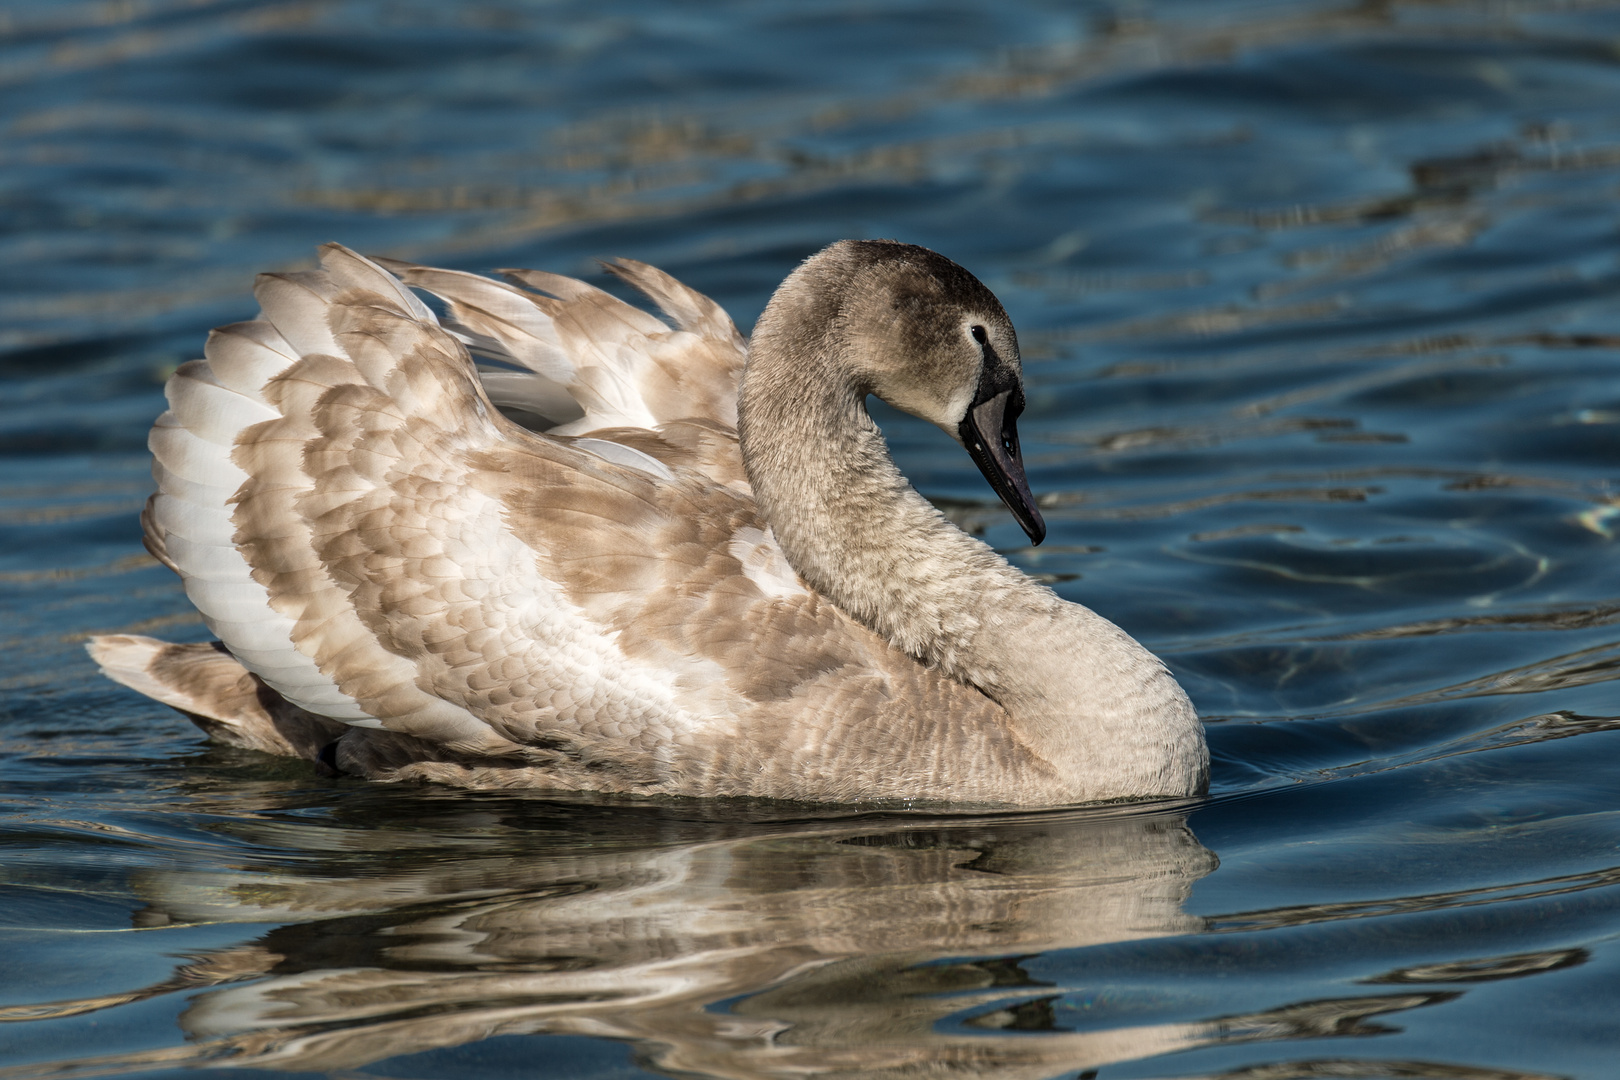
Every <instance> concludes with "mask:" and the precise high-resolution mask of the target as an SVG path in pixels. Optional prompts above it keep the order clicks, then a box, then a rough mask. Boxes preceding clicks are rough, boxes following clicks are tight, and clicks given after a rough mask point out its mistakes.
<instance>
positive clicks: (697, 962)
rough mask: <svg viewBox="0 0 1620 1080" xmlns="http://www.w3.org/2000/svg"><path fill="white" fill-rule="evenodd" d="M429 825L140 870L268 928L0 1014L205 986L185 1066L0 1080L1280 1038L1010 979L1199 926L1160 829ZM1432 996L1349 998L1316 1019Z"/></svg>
mask: <svg viewBox="0 0 1620 1080" xmlns="http://www.w3.org/2000/svg"><path fill="white" fill-rule="evenodd" d="M445 806H446V809H445V810H443V811H442V812H441V814H440V816H438V817H437V818H434V819H432V820H428V821H423V820H420V819H418V820H415V821H412V822H410V823H409V824H408V825H403V824H402V825H396V826H389V825H377V824H375V823H371V824H368V825H367V826H366V827H364V828H357V827H345V828H324V827H320V826H316V825H303V824H299V825H289V824H288V823H287V822H286V821H280V822H272V821H266V820H263V819H252V820H248V821H246V822H243V821H241V820H240V819H237V820H236V821H235V822H233V823H232V825H231V826H230V831H231V832H232V833H233V834H234V839H235V840H237V841H238V842H240V843H242V844H244V845H246V846H249V847H255V848H281V849H283V850H285V849H287V848H288V847H293V848H294V851H295V854H296V856H297V857H296V858H293V859H288V860H286V865H285V866H283V867H281V868H278V869H276V870H275V871H274V872H263V871H257V872H256V871H254V870H251V869H249V870H240V871H236V872H232V873H223V874H222V873H220V872H218V871H206V872H203V871H199V872H187V871H183V870H175V871H165V870H148V871H143V872H142V873H141V875H140V876H139V877H138V879H137V881H136V888H137V891H138V893H139V894H140V895H141V896H142V897H143V898H144V899H145V900H146V907H145V908H144V909H143V910H141V911H139V912H137V913H136V922H137V924H138V925H141V926H145V927H154V928H155V927H164V926H178V925H182V924H195V923H205V922H228V921H234V922H276V923H283V924H285V925H282V926H280V927H279V928H277V929H275V930H272V931H271V932H269V933H268V934H266V935H264V936H263V937H261V938H259V939H258V940H257V941H255V942H253V943H251V944H248V945H242V946H237V947H233V948H228V949H222V950H220V951H217V952H214V953H210V954H208V955H202V956H194V957H191V958H189V960H188V962H187V963H186V964H185V965H184V966H183V967H182V968H181V969H180V970H179V971H177V972H176V974H175V975H174V976H173V977H171V978H169V979H167V980H164V981H163V982H161V983H159V984H157V985H154V986H151V987H147V988H145V989H143V990H139V991H133V992H127V993H121V994H113V995H108V996H106V997H101V998H97V999H93V1000H81V1001H68V1002H56V1003H51V1004H47V1005H36V1006H25V1007H19V1008H13V1009H9V1010H5V1011H3V1012H0V1019H5V1020H39V1019H45V1018H48V1017H50V1016H58V1017H65V1016H71V1015H79V1014H83V1013H85V1012H88V1011H91V1010H94V1009H98V1008H107V1007H113V1006H118V1005H123V1004H127V1003H129V1002H132V1001H136V1000H141V999H144V998H150V997H154V996H158V995H162V994H168V993H182V994H185V995H195V996H191V997H190V1000H189V1004H188V1005H187V1006H186V1008H185V1010H184V1011H183V1012H182V1013H181V1014H180V1018H179V1023H180V1025H181V1027H182V1028H183V1029H184V1031H185V1033H186V1036H187V1039H188V1044H187V1045H185V1046H183V1047H174V1048H170V1049H165V1050H161V1051H153V1052H136V1053H133V1054H124V1055H119V1056H117V1057H115V1058H112V1057H109V1058H100V1059H89V1060H80V1061H77V1062H61V1061H59V1062H56V1063H54V1064H52V1065H50V1066H48V1067H42V1068H41V1069H30V1068H28V1067H22V1068H13V1069H10V1070H0V1076H6V1077H11V1078H15V1077H21V1076H35V1075H40V1076H43V1075H99V1074H105V1073H110V1072H117V1071H122V1070H127V1069H131V1068H138V1067H142V1066H145V1067H152V1066H158V1065H164V1064H170V1065H172V1064H179V1063H185V1062H190V1063H200V1062H209V1063H216V1064H217V1063H226V1062H228V1063H229V1064H231V1065H240V1066H254V1067H269V1068H283V1069H299V1070H332V1069H343V1068H352V1067H356V1066H359V1065H363V1064H365V1063H368V1062H372V1061H376V1060H378V1059H381V1058H386V1057H394V1056H397V1055H400V1054H404V1053H411V1052H414V1051H421V1050H426V1049H431V1048H436V1047H445V1046H454V1045H458V1044H461V1043H465V1042H469V1041H473V1040H478V1039H484V1038H488V1037H490V1036H494V1035H501V1034H508V1035H509V1034H532V1033H569V1034H579V1035H591V1036H598V1037H610V1038H615V1039H624V1040H630V1041H633V1042H634V1043H635V1045H636V1046H637V1048H638V1053H639V1055H640V1056H641V1057H642V1058H643V1060H644V1061H645V1062H647V1063H648V1064H649V1065H651V1066H652V1067H656V1068H659V1069H663V1070H667V1071H671V1072H680V1073H697V1074H701V1075H706V1076H736V1077H743V1076H749V1077H757V1076H783V1077H787V1076H796V1077H797V1076H806V1075H816V1076H842V1075H862V1076H874V1075H893V1076H912V1075H929V1074H933V1073H934V1072H936V1071H938V1070H940V1069H942V1068H949V1069H952V1070H955V1069H968V1070H970V1071H972V1072H974V1073H979V1074H993V1075H997V1076H1008V1077H1023V1076H1028V1077H1031V1078H1034V1077H1044V1076H1050V1075H1052V1074H1053V1073H1055V1072H1057V1071H1060V1070H1063V1069H1076V1068H1086V1067H1091V1066H1095V1065H1098V1064H1102V1063H1105V1062H1110V1061H1116V1060H1120V1059H1125V1058H1136V1057H1143V1056H1148V1055H1152V1054H1156V1053H1162V1052H1166V1051H1170V1050H1175V1049H1179V1048H1183V1047H1186V1046H1191V1045H1197V1044H1199V1043H1202V1042H1207V1041H1210V1040H1212V1039H1219V1038H1233V1037H1239V1038H1244V1039H1250V1038H1275V1037H1277V1036H1278V1031H1279V1030H1280V1029H1279V1028H1278V1025H1279V1024H1281V1025H1284V1026H1285V1027H1286V1026H1287V1025H1289V1024H1293V1025H1294V1029H1297V1028H1298V1027H1299V1025H1298V1024H1297V1023H1295V1022H1294V1021H1292V1020H1289V1019H1287V1018H1284V1017H1281V1016H1279V1017H1278V1018H1275V1019H1273V1020H1269V1021H1265V1020H1255V1019H1251V1020H1250V1021H1248V1022H1246V1023H1245V1024H1243V1025H1238V1027H1241V1028H1242V1031H1241V1033H1240V1032H1239V1031H1238V1030H1237V1028H1234V1027H1233V1025H1232V1024H1231V1023H1230V1022H1226V1023H1222V1022H1199V1023H1187V1024H1158V1025H1152V1026H1140V1027H1128V1028H1123V1029H1118V1030H1097V1031H1073V1030H1065V1029H1064V1026H1063V1025H1059V1024H1055V1023H1052V1022H1051V1020H1050V1017H1051V1014H1052V1008H1051V1002H1052V1001H1053V1000H1054V999H1055V997H1057V996H1060V995H1062V994H1063V993H1065V992H1066V991H1068V990H1073V989H1076V988H1072V987H1071V988H1065V987H1054V986H1052V984H1050V983H1048V982H1043V981H1041V980H1040V979H1038V978H1036V977H1033V976H1032V975H1030V974H1029V973H1028V972H1027V971H1026V970H1025V968H1024V967H1023V966H1021V963H1022V962H1021V960H1020V958H1027V957H1029V956H1031V955H1032V954H1038V953H1042V952H1046V951H1048V950H1054V949H1065V948H1078V947H1084V946H1090V945H1098V944H1102V943H1107V942H1116V941H1125V940H1131V939H1138V938H1148V937H1158V936H1164V935H1172V934H1182V933H1187V932H1191V931H1195V930H1197V929H1199V928H1200V926H1201V925H1202V924H1201V920H1199V919H1197V918H1195V917H1193V916H1189V915H1187V914H1186V913H1184V912H1183V911H1182V903H1183V901H1184V900H1185V898H1186V896H1187V893H1188V890H1189V889H1190V888H1191V886H1192V884H1193V882H1195V881H1197V880H1198V879H1199V878H1201V877H1203V876H1204V875H1205V874H1207V873H1209V872H1210V871H1211V870H1213V869H1214V868H1215V866H1216V859H1215V856H1214V855H1213V854H1212V853H1211V852H1209V851H1208V850H1207V849H1205V848H1204V847H1203V846H1202V845H1201V844H1199V843H1198V841H1197V840H1196V839H1195V838H1194V837H1193V835H1192V833H1191V832H1190V831H1189V830H1188V828H1187V826H1186V823H1185V820H1184V818H1183V817H1182V816H1181V815H1179V814H1176V813H1173V812H1165V811H1163V810H1160V811H1158V812H1154V811H1152V810H1144V809H1142V808H1135V809H1117V810H1092V811H1077V812H1067V813H1057V814H1043V815H1034V816H1016V817H989V818H922V817H915V818H905V817H893V816H888V817H881V818H879V817H858V818H854V819H848V820H844V821H833V822H827V821H820V822H807V823H789V824H773V823H759V822H757V821H756V822H750V821H747V820H738V821H729V822H728V821H724V820H720V821H708V822H694V821H690V820H685V821H683V820H681V819H679V818H678V817H676V816H675V815H674V814H672V813H669V812H665V811H660V810H657V809H653V808H639V809H630V810H619V811H612V810H604V809H603V808H600V807H597V808H585V809H582V808H579V807H572V808H569V807H564V808H562V818H561V820H562V822H563V823H564V824H563V827H562V828H561V829H559V828H558V819H556V818H554V817H553V816H552V811H553V809H554V808H550V807H547V808H545V813H544V816H542V815H541V814H537V813H536V812H535V810H536V807H535V804H533V803H528V804H521V803H520V804H516V805H515V806H514V804H512V803H505V804H500V803H494V802H488V801H483V802H479V803H477V804H476V806H474V807H468V808H462V809H456V808H454V804H453V803H450V802H449V801H448V800H447V801H446V803H445ZM492 807H494V808H497V809H495V810H494V812H492V810H491V808H492ZM238 809H239V808H238ZM690 812H691V813H694V814H696V813H709V812H711V811H709V810H706V809H698V810H692V811H690ZM723 812H724V811H721V813H723ZM199 990H202V991H203V992H201V993H198V992H197V991H199ZM1418 996H1422V995H1418ZM1409 998H1410V999H1413V1000H1410V1001H1408V1000H1407V999H1409ZM721 1002H724V1003H726V1004H724V1005H719V1004H717V1003H721ZM1392 1002H1394V1003H1393V1004H1392ZM1421 1003H1423V1002H1419V1001H1417V1000H1416V999H1415V998H1414V996H1413V995H1412V994H1405V995H1401V996H1400V998H1399V1001H1398V1002H1396V1001H1395V999H1382V998H1381V999H1377V1000H1376V1001H1373V1000H1371V999H1367V1000H1360V999H1358V1001H1357V1002H1354V1003H1352V1004H1351V1005H1350V1006H1348V1007H1347V1008H1348V1012H1346V1011H1345V1010H1343V1009H1341V1010H1340V1011H1339V1012H1338V1013H1335V1015H1336V1016H1341V1019H1339V1020H1335V1021H1333V1023H1335V1024H1340V1025H1341V1026H1342V1025H1346V1024H1348V1025H1349V1026H1351V1027H1353V1026H1354V1025H1353V1022H1351V1021H1347V1020H1343V1019H1342V1016H1344V1015H1353V1016H1365V1015H1370V1014H1372V1013H1375V1012H1382V1011H1388V1010H1389V1009H1391V1008H1408V1007H1411V1006H1412V1005H1414V1004H1421ZM1330 1011H1331V1009H1330ZM1043 1017H1044V1018H1046V1019H1045V1021H1044V1022H1043ZM1313 1024H1314V1028H1313V1030H1314V1029H1316V1028H1320V1027H1321V1024H1320V1023H1317V1022H1313ZM1329 1026H1331V1025H1329ZM1030 1032H1039V1033H1040V1037H1039V1038H1034V1039H1032V1038H1029V1037H1027V1034H1028V1033H1030Z"/></svg>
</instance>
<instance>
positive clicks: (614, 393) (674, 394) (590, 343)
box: [386, 259, 748, 435]
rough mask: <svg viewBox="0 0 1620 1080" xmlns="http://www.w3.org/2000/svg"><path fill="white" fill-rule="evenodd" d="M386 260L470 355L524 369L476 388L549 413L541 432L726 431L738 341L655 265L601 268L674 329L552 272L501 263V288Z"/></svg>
mask: <svg viewBox="0 0 1620 1080" xmlns="http://www.w3.org/2000/svg"><path fill="white" fill-rule="evenodd" d="M386 265H387V267H388V269H389V270H391V271H393V272H394V273H395V274H397V275H399V278H400V280H402V281H403V282H405V283H406V284H408V285H411V286H413V287H416V288H420V289H423V290H424V291H427V292H430V293H432V294H434V295H435V296H437V297H439V298H440V299H441V300H443V301H444V302H445V305H446V307H447V309H448V318H447V319H446V321H445V328H446V329H448V330H449V331H450V332H451V333H452V334H454V335H455V336H456V337H458V338H460V339H461V340H462V341H463V342H464V343H465V344H466V345H467V346H468V347H469V348H470V349H472V351H473V352H474V353H476V354H478V355H481V356H484V357H486V358H489V359H492V360H496V361H499V362H501V363H504V364H508V365H511V366H513V367H516V368H520V369H523V370H521V371H513V372H491V373H487V374H486V376H485V380H484V381H485V387H486V389H487V390H489V391H490V396H491V397H492V398H493V399H494V400H495V402H496V403H497V404H500V405H512V406H516V407H518V408H524V409H527V410H528V411H530V412H535V413H537V414H538V415H540V416H543V417H545V418H547V419H549V420H553V421H556V423H554V424H552V425H550V430H552V431H554V432H555V433H557V434H569V435H576V434H583V433H585V432H589V431H595V430H598V429H601V428H645V429H655V428H657V427H659V426H660V425H662V424H664V423H668V422H671V421H679V420H700V421H706V422H709V423H712V424H714V425H717V426H719V427H723V428H729V429H731V430H733V431H735V429H736V426H737V381H738V378H739V377H740V375H741V373H742V366H743V362H744V360H745V359H746V358H747V352H748V348H747V343H746V342H745V341H744V340H743V337H742V335H741V334H740V333H738V332H737V328H736V326H735V325H734V324H733V323H732V321H731V318H730V317H729V316H728V315H726V313H725V311H724V310H723V309H722V308H721V307H720V306H719V305H718V304H716V303H715V302H714V301H713V300H710V299H709V298H708V297H706V296H704V295H702V294H701V293H699V292H697V291H695V290H693V289H690V288H688V287H687V286H685V285H683V284H681V283H680V282H679V281H677V280H676V279H675V278H673V277H671V276H669V275H668V274H665V273H664V272H663V271H661V270H658V269H656V268H655V267H651V266H648V265H646V264H645V263H639V262H635V261H634V260H629V259H621V260H618V261H616V262H611V263H607V264H605V265H606V267H607V269H608V270H610V271H612V272H613V273H614V274H615V275H617V276H618V277H619V278H621V279H622V280H624V281H626V282H627V283H629V284H630V285H632V286H634V287H635V288H637V289H639V290H640V291H641V292H643V293H644V294H646V295H647V296H648V297H649V298H651V299H652V300H653V301H654V302H656V303H657V304H658V305H659V306H660V308H661V309H662V310H663V311H664V312H665V313H666V314H667V315H668V316H669V317H670V318H671V319H672V320H673V321H674V322H675V324H676V326H675V327H674V328H671V327H670V326H668V325H666V324H665V323H664V322H662V321H661V320H659V319H657V318H655V317H654V316H652V315H649V314H648V313H646V312H645V311H642V310H640V309H639V308H636V307H633V306H631V305H630V304H627V303H625V302H624V301H622V300H620V299H618V298H617V297H615V296H613V295H612V294H610V293H608V292H605V291H603V290H601V289H598V288H596V287H595V286H593V285H588V284H586V283H585V282H582V281H578V280H575V279H574V278H569V277H564V276H562V275H560V274H550V273H546V272H544V271H540V270H506V271H502V273H503V274H504V275H505V276H506V277H507V279H508V281H509V282H511V284H507V283H503V282H497V281H491V280H490V279H488V278H485V277H480V276H479V275H477V274H469V273H465V272H462V271H457V270H440V269H436V268H434V267H426V266H416V265H414V264H411V263H404V262H397V261H392V260H389V261H387V262H386ZM520 286H522V287H520ZM559 390H560V391H562V392H563V393H564V394H566V398H567V399H571V400H572V402H573V407H572V408H569V407H567V406H566V405H563V404H562V400H560V397H559V395H558V393H557V391H559Z"/></svg>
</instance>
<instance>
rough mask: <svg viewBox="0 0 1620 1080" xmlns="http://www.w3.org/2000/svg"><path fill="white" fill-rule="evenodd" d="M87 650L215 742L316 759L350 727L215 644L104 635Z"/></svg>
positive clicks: (112, 674) (110, 673) (118, 678)
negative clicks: (294, 698) (283, 691)
mask: <svg viewBox="0 0 1620 1080" xmlns="http://www.w3.org/2000/svg"><path fill="white" fill-rule="evenodd" d="M86 649H87V650H88V651H89V653H90V657H91V659H93V660H95V662H96V663H97V664H98V665H100V667H101V670H102V672H103V673H105V674H106V676H107V677H108V678H109V679H112V680H113V681H114V682H116V683H120V684H122V685H124V686H127V687H129V688H130V689H131V690H135V691H137V692H139V693H142V694H145V695H146V696H147V697H149V698H153V699H155V700H157V701H161V702H162V703H163V704H165V705H168V706H170V707H171V708H174V709H178V710H179V711H180V712H182V713H184V714H185V715H186V716H187V717H189V718H190V719H191V721H192V722H193V723H195V724H196V725H197V726H198V727H200V728H202V729H203V731H205V732H207V733H208V736H209V737H210V738H212V739H213V740H214V741H215V742H221V743H225V744H226V745H228V746H240V747H244V748H245V749H248V750H259V751H262V752H264V753H266V754H278V755H281V756H283V757H300V758H304V759H306V760H310V761H314V760H316V759H317V758H318V757H319V756H320V752H321V749H322V748H323V747H325V746H326V745H327V744H329V743H331V742H332V741H333V740H335V739H337V738H338V737H339V736H341V735H342V734H343V733H344V732H345V731H347V730H348V728H347V727H346V726H345V725H343V724H340V723H337V722H335V721H332V720H327V719H325V718H323V717H319V716H314V715H312V714H310V713H308V712H305V711H304V710H302V709H299V708H296V707H294V706H292V705H289V704H288V703H287V702H286V701H285V700H283V699H282V698H281V696H280V695H279V694H277V693H275V691H273V690H271V689H270V688H269V687H267V686H265V685H264V683H263V682H261V681H260V680H259V679H258V678H257V677H256V676H254V675H253V674H252V673H251V672H249V671H248V670H247V669H246V668H244V667H243V666H242V665H241V664H239V663H237V661H236V659H235V658H234V657H232V656H231V655H230V654H229V653H228V652H226V651H225V649H224V646H223V645H221V644H220V643H218V642H214V643H211V644H205V645H173V644H170V643H169V642H166V641H159V640H157V639H156V638H149V637H137V636H134V635H129V634H107V635H103V636H100V637H93V638H91V639H90V641H89V642H88V644H87V645H86Z"/></svg>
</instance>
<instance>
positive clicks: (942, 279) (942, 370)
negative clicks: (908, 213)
mask: <svg viewBox="0 0 1620 1080" xmlns="http://www.w3.org/2000/svg"><path fill="white" fill-rule="evenodd" d="M804 271H811V272H812V273H815V272H816V271H820V272H819V273H815V276H816V277H824V276H825V277H830V278H832V279H833V281H832V282H826V281H823V282H821V283H820V287H825V286H826V285H828V284H833V285H835V286H836V288H834V289H829V290H828V291H829V292H836V293H838V294H841V296H842V301H843V302H842V304H841V305H840V308H841V310H840V311H839V312H838V316H841V317H839V318H836V319H835V325H839V326H841V328H842V331H843V336H844V338H845V340H844V342H843V343H842V344H843V345H844V348H843V349H842V350H841V351H842V352H843V354H844V358H845V366H846V370H848V371H849V373H850V374H851V375H852V376H854V379H855V389H856V390H857V391H858V392H860V393H862V394H863V395H864V394H867V393H870V394H873V395H875V396H876V397H878V398H880V399H882V400H883V401H886V402H888V403H889V404H890V405H893V406H894V407H895V408H897V409H900V410H902V411H904V412H908V413H910V414H911V415H913V416H916V417H919V418H920V419H923V420H927V421H928V422H929V423H931V424H934V425H936V426H937V427H939V428H941V429H943V430H944V431H945V432H946V433H947V434H948V435H950V436H951V437H952V438H954V439H955V440H956V441H957V442H959V443H961V444H962V446H963V448H965V449H966V450H967V452H968V456H969V457H971V458H972V459H973V463H974V464H975V465H977V466H978V467H979V471H980V472H981V473H982V474H984V478H985V479H986V480H987V481H989V483H990V486H991V488H993V489H994V490H995V492H996V494H997V495H999V496H1000V497H1001V501H1002V502H1004V503H1005V504H1006V505H1007V509H1008V510H1011V511H1012V514H1013V517H1014V518H1015V519H1017V521H1018V524H1019V525H1020V526H1021V527H1022V528H1023V530H1024V532H1025V533H1026V534H1028V536H1029V538H1030V540H1031V541H1032V542H1034V543H1036V544H1039V543H1040V542H1041V541H1042V540H1043V539H1045V537H1046V523H1045V522H1044V521H1043V520H1042V519H1041V513H1040V510H1039V509H1037V507H1036V505H1035V498H1034V496H1033V495H1032V494H1030V490H1029V481H1028V479H1027V477H1026V476H1025V473H1024V460H1023V455H1022V453H1021V452H1020V450H1019V445H1018V424H1017V422H1018V416H1019V414H1020V413H1021V412H1023V410H1024V379H1023V368H1022V365H1021V363H1020V361H1019V355H1018V334H1017V332H1016V331H1015V330H1014V329H1013V325H1012V320H1010V319H1008V318H1007V312H1006V311H1005V310H1004V309H1003V308H1002V306H1001V301H999V300H997V299H996V296H995V294H994V293H992V292H991V291H990V290H989V289H988V288H986V287H985V285H984V283H983V282H981V281H980V280H979V279H978V278H976V277H974V276H973V275H972V274H970V273H968V272H967V271H966V270H964V269H963V268H962V267H960V266H958V265H957V264H956V263H954V262H952V261H951V260H950V259H947V258H946V257H945V256H943V255H940V254H938V253H937V252H933V251H930V250H928V249H927V248H922V247H917V246H916V245H914V244H902V243H898V242H896V241H893V240H845V241H841V242H839V243H837V244H834V245H832V246H831V247H829V248H827V249H826V250H825V251H823V252H821V253H820V254H819V255H816V256H814V257H812V258H811V259H810V260H809V261H808V262H806V263H805V265H804V267H802V268H801V272H804Z"/></svg>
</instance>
